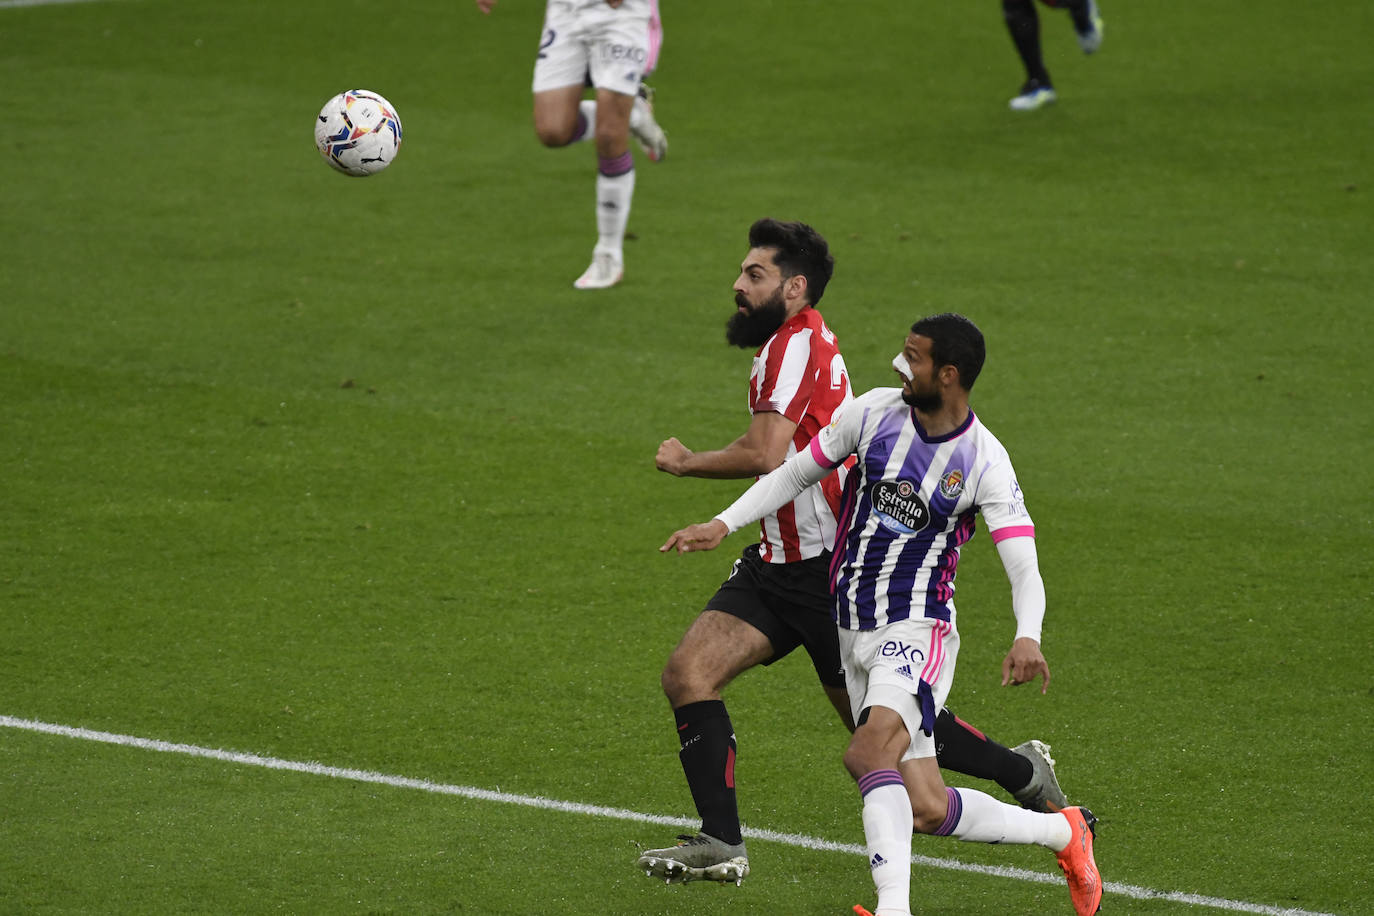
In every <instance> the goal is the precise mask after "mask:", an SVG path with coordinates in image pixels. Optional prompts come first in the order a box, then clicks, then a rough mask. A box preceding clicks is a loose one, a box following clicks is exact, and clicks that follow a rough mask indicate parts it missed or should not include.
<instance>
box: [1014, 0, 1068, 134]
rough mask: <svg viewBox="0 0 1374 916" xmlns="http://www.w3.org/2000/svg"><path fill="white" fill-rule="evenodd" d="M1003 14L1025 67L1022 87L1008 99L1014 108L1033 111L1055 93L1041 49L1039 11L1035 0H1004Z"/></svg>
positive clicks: (1051, 98) (1044, 103)
mask: <svg viewBox="0 0 1374 916" xmlns="http://www.w3.org/2000/svg"><path fill="white" fill-rule="evenodd" d="M1002 18H1003V19H1004V20H1005V21H1006V23H1007V32H1008V34H1010V35H1011V43H1012V45H1014V46H1015V48H1016V54H1017V56H1018V57H1020V58H1021V64H1022V66H1023V67H1025V70H1026V81H1025V83H1023V84H1022V86H1021V91H1020V92H1019V93H1018V94H1017V95H1016V96H1015V97H1014V98H1013V99H1012V100H1011V102H1010V103H1009V104H1010V106H1011V108H1012V110H1014V111H1034V110H1035V109H1037V108H1041V107H1043V106H1045V105H1048V104H1049V103H1051V102H1053V101H1054V100H1055V94H1054V86H1053V84H1052V83H1051V81H1050V73H1049V71H1048V70H1046V69H1045V60H1044V55H1043V54H1042V53H1041V49H1040V14H1039V13H1037V12H1036V10H1035V0H1002Z"/></svg>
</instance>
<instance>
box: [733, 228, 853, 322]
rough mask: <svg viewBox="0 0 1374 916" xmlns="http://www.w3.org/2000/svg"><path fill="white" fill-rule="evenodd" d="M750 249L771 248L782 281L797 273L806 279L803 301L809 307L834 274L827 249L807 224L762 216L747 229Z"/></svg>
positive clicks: (819, 297)
mask: <svg viewBox="0 0 1374 916" xmlns="http://www.w3.org/2000/svg"><path fill="white" fill-rule="evenodd" d="M749 247H750V248H773V249H775V250H776V252H777V253H776V254H774V255H773V263H774V264H777V265H778V269H779V270H780V271H782V276H783V279H784V280H785V279H787V278H789V277H795V276H797V275H798V274H800V275H801V276H803V277H805V278H806V299H807V301H808V302H810V303H811V304H812V305H815V304H816V303H818V302H820V301H821V296H822V295H824V294H825V285H826V284H827V283H829V282H830V276H831V275H832V274H833V273H834V272H835V259H834V258H833V257H831V255H830V246H829V245H828V244H826V241H825V239H824V238H822V237H821V234H820V233H819V232H817V231H816V230H815V229H812V228H811V227H810V226H808V225H806V223H796V222H783V221H781V220H776V219H770V218H768V217H764V218H763V219H761V220H759V221H758V222H756V223H754V225H752V226H750V227H749Z"/></svg>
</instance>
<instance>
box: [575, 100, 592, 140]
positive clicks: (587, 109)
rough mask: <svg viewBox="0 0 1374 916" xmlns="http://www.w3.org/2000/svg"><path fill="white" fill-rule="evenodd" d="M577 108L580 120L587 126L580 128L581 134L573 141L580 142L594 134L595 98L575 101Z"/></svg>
mask: <svg viewBox="0 0 1374 916" xmlns="http://www.w3.org/2000/svg"><path fill="white" fill-rule="evenodd" d="M577 110H578V111H579V112H581V113H582V120H584V121H586V122H587V126H586V127H584V128H582V136H580V137H578V138H577V139H576V140H574V141H573V142H574V143H581V142H582V141H583V140H590V139H591V138H592V137H595V136H596V100H595V99H583V100H582V101H581V102H578V103H577Z"/></svg>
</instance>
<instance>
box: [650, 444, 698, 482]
mask: <svg viewBox="0 0 1374 916" xmlns="http://www.w3.org/2000/svg"><path fill="white" fill-rule="evenodd" d="M690 457H692V450H691V449H690V448H688V447H687V446H685V445H683V444H682V443H681V442H679V441H677V437H673V438H672V439H665V440H664V441H663V444H662V445H660V446H659V447H658V454H657V455H655V456H654V464H655V465H656V466H657V467H658V469H659V470H660V471H667V472H668V473H669V474H672V475H673V476H674V477H681V476H682V470H683V466H684V465H685V464H686V462H687V459H688V458H690Z"/></svg>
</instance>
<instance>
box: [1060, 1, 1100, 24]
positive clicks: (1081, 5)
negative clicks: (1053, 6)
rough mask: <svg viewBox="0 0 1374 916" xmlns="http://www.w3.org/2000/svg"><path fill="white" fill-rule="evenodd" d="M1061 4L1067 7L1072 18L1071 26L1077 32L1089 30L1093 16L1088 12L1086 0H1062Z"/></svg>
mask: <svg viewBox="0 0 1374 916" xmlns="http://www.w3.org/2000/svg"><path fill="white" fill-rule="evenodd" d="M1060 5H1061V6H1064V7H1067V8H1068V10H1069V16H1071V17H1072V18H1073V27H1074V29H1075V30H1076V31H1079V32H1091V31H1092V28H1093V17H1092V15H1091V14H1090V13H1089V12H1088V0H1063V2H1062V3H1061V4H1060Z"/></svg>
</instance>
